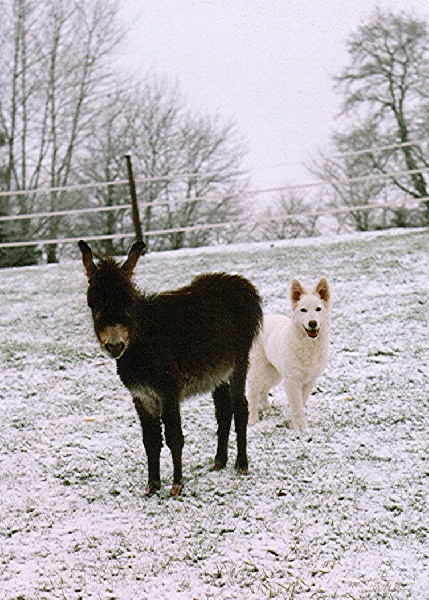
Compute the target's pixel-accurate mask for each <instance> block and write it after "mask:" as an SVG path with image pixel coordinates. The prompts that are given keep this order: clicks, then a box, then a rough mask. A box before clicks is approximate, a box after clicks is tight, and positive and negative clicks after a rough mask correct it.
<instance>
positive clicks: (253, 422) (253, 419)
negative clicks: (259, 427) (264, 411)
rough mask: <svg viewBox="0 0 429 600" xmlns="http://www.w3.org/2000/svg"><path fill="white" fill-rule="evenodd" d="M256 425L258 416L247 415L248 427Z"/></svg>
mask: <svg viewBox="0 0 429 600" xmlns="http://www.w3.org/2000/svg"><path fill="white" fill-rule="evenodd" d="M256 423H259V415H249V422H248V424H249V425H256Z"/></svg>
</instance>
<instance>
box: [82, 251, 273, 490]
mask: <svg viewBox="0 0 429 600" xmlns="http://www.w3.org/2000/svg"><path fill="white" fill-rule="evenodd" d="M145 247H146V246H145V244H144V243H143V242H136V243H135V244H134V245H133V246H132V248H131V250H130V251H129V253H128V258H127V260H126V261H125V262H124V264H123V265H122V266H120V265H119V264H118V263H117V262H115V261H114V260H113V259H112V258H102V259H99V262H98V263H97V264H96V263H95V262H94V258H93V254H92V251H91V248H90V247H89V246H88V244H87V243H86V242H83V241H80V242H79V248H80V251H81V253H82V260H83V264H84V267H85V270H86V274H87V277H88V280H89V287H88V305H89V307H90V308H91V310H92V316H93V320H94V329H95V333H96V335H97V337H98V340H99V342H100V345H101V347H102V348H103V349H104V350H105V351H106V352H107V354H108V355H109V356H111V357H112V358H115V359H116V361H117V371H118V375H119V377H120V378H121V380H122V382H123V383H124V385H125V386H126V387H127V388H128V389H129V391H130V392H131V394H132V396H133V401H134V404H135V407H136V410H137V413H138V415H139V418H140V422H141V426H142V431H143V443H144V447H145V450H146V454H147V460H148V471H149V479H148V485H147V488H146V494H148V495H150V494H152V493H153V492H155V491H156V490H158V489H159V488H160V487H161V477H160V453H161V446H162V432H161V427H162V424H163V425H164V434H165V441H166V443H167V446H168V447H169V449H170V451H171V454H172V458H173V467H174V476H173V488H172V493H173V495H178V494H180V492H181V489H182V486H183V483H182V448H183V444H184V439H183V434H182V426H181V420H180V402H181V400H183V398H185V397H187V396H190V395H193V394H198V393H200V392H206V391H212V392H213V399H214V403H215V413H216V419H217V423H218V430H217V436H218V444H217V452H216V457H215V462H214V467H213V468H214V469H221V468H222V467H225V465H226V462H227V458H228V456H227V452H228V437H229V432H230V427H231V421H232V417H233V416H234V423H235V430H236V435H237V461H236V464H235V467H236V469H237V471H238V472H239V473H246V472H247V451H246V444H247V442H246V439H247V420H248V409H247V400H246V397H245V381H246V374H247V364H248V355H249V350H250V347H251V345H252V342H253V339H254V338H255V336H256V334H257V332H258V329H259V327H260V323H261V319H262V310H261V301H260V298H259V294H258V292H257V290H256V289H255V287H254V286H253V285H252V284H251V283H250V282H249V281H248V280H247V279H244V278H243V277H240V276H239V275H227V274H226V273H208V274H204V275H200V276H199V277H196V278H195V279H194V280H193V281H192V282H191V284H190V285H188V286H186V287H183V288H180V289H177V290H172V291H167V292H162V293H159V294H153V295H145V294H141V293H140V292H139V291H138V290H137V289H136V288H135V286H134V285H133V283H132V281H131V278H132V275H133V270H134V267H135V266H136V264H137V261H138V259H139V256H140V254H141V253H142V252H143V250H144V249H145Z"/></svg>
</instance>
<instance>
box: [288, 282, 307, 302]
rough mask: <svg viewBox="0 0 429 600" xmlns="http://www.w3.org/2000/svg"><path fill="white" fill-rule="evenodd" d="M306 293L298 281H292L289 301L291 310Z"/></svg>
mask: <svg viewBox="0 0 429 600" xmlns="http://www.w3.org/2000/svg"><path fill="white" fill-rule="evenodd" d="M306 293H307V290H306V289H305V287H304V286H303V285H302V283H301V282H300V281H299V279H292V283H291V286H290V300H291V302H292V308H295V306H296V305H297V303H298V301H299V299H300V298H301V296H302V295H303V294H306Z"/></svg>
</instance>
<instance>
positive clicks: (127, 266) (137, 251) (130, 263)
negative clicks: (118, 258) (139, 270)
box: [122, 242, 146, 277]
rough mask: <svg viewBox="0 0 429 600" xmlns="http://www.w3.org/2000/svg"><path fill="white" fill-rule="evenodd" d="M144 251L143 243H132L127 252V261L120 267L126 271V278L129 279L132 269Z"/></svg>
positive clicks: (144, 245)
mask: <svg viewBox="0 0 429 600" xmlns="http://www.w3.org/2000/svg"><path fill="white" fill-rule="evenodd" d="M145 251H146V244H145V243H144V242H134V244H133V245H132V246H131V250H130V251H129V252H128V257H127V260H126V261H125V262H124V264H123V265H122V268H123V269H124V271H126V273H127V275H128V277H131V276H132V274H133V271H134V268H135V266H136V264H137V261H138V259H139V258H140V256H141V255H142V253H143V254H144V253H145Z"/></svg>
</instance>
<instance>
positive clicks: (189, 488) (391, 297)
mask: <svg viewBox="0 0 429 600" xmlns="http://www.w3.org/2000/svg"><path fill="white" fill-rule="evenodd" d="M428 248H429V232H428V231H427V230H420V231H415V232H394V233H393V234H389V235H377V236H363V237H360V236H349V237H347V236H346V237H345V238H342V239H340V240H332V241H331V242H329V243H327V242H326V241H324V242H323V243H321V242H320V241H319V240H313V241H310V242H305V243H301V244H300V243H293V244H274V245H270V244H262V245H254V246H240V247H238V248H237V247H236V248H234V247H232V248H228V249H225V248H218V249H210V250H209V251H205V250H198V251H195V250H194V251H192V252H191V251H184V252H177V253H172V252H169V253H164V254H153V255H148V256H147V257H145V258H143V259H142V260H141V262H140V263H139V265H138V268H137V270H136V280H137V282H138V284H139V286H140V287H142V288H143V287H144V288H145V289H147V291H157V290H162V289H167V288H170V287H175V286H179V285H182V284H184V283H187V282H188V281H189V280H190V279H191V278H192V277H193V276H194V275H196V274H197V273H200V272H203V271H217V270H225V271H230V272H239V273H241V274H243V275H245V276H247V277H249V278H250V279H251V280H252V281H253V282H254V283H255V284H256V285H257V287H258V288H259V290H260V292H261V294H262V296H263V298H264V305H265V307H266V308H267V309H268V310H270V311H284V312H288V311H289V306H288V301H287V299H286V294H287V289H288V283H289V281H290V279H291V278H292V277H294V276H298V277H300V278H302V280H303V281H304V282H309V283H311V282H313V281H314V280H316V278H318V277H319V276H320V275H322V274H325V275H327V276H328V278H329V279H330V282H331V285H332V288H333V293H334V314H333V327H332V341H331V358H330V363H329V365H328V368H327V370H326V372H325V374H324V375H323V376H322V377H321V378H320V379H319V382H318V385H317V389H316V390H315V393H314V394H313V395H312V396H311V398H310V400H309V407H308V414H307V416H308V423H309V428H308V430H307V431H305V432H304V433H302V434H297V433H295V432H292V431H291V430H289V429H288V427H287V407H286V404H285V399H284V396H283V391H282V389H281V388H280V387H279V388H278V389H275V390H274V391H273V396H272V407H271V409H270V410H269V411H268V412H267V413H265V414H264V415H263V418H262V420H261V422H260V423H259V424H258V425H256V426H254V427H251V428H249V458H250V473H249V475H248V476H246V477H238V476H237V475H236V474H235V472H234V468H233V462H234V461H233V457H234V455H235V448H234V445H235V444H234V439H233V437H234V436H232V439H231V461H230V463H231V464H229V465H228V467H227V468H226V469H225V470H224V471H221V472H216V473H212V472H210V471H209V465H210V464H211V461H212V458H213V454H214V450H215V444H216V434H215V430H216V425H215V418H214V410H213V406H212V401H211V399H210V397H209V396H201V397H196V398H192V399H189V400H187V401H186V402H185V403H184V405H183V409H182V418H183V426H184V433H185V439H186V445H185V450H184V460H183V462H184V473H185V478H186V482H185V488H184V491H183V495H182V496H181V497H179V498H171V497H170V496H169V488H170V483H171V477H172V464H171V457H170V455H169V452H168V450H167V449H166V448H164V449H163V453H162V476H163V489H162V490H161V492H160V493H159V494H158V495H156V496H155V497H152V498H150V499H147V498H145V497H144V487H145V482H146V459H145V454H144V450H143V445H142V441H141V433H140V426H139V425H138V423H137V419H136V415H135V411H134V408H133V406H132V402H131V398H130V397H129V394H128V392H127V391H126V389H125V388H123V386H122V385H121V384H120V382H119V380H118V379H117V376H116V373H115V364H114V361H111V360H109V359H108V358H106V357H104V356H103V355H102V354H101V352H100V351H99V348H98V346H97V343H96V341H95V339H94V335H93V332H92V326H91V322H90V316H89V312H88V309H87V307H86V299H85V290H86V280H85V277H84V274H83V270H82V268H81V265H80V263H78V262H75V263H69V264H64V265H59V266H54V267H52V266H51V267H37V268H26V269H19V270H3V271H0V297H1V306H2V310H1V314H0V329H1V339H2V348H1V371H0V469H1V471H0V472H1V480H0V498H1V503H0V552H1V554H0V581H1V582H2V583H1V588H0V597H1V598H5V599H6V600H12V599H14V600H18V599H21V600H23V599H26V600H30V599H31V600H33V599H51V598H54V599H56V598H67V600H69V599H78V598H82V599H83V598H85V599H87V598H96V599H103V600H104V599H111V600H113V599H114V598H117V599H118V600H123V599H130V600H131V599H133V600H134V599H152V598H153V599H155V598H156V599H163V598H165V599H169V600H170V599H173V598H174V599H176V598H178V599H184V600H185V599H186V600H191V599H193V598H195V599H198V600H204V599H209V598H216V599H218V598H221V599H237V598H239V599H241V598H243V599H251V598H255V599H256V598H258V599H260V598H291V599H292V598H299V599H307V598H317V599H323V598H326V599H328V598H329V599H331V598H359V599H364V598H368V599H369V598H371V599H372V598H389V599H390V598H392V599H395V600H398V599H402V598H404V599H405V598H413V600H423V599H425V598H427V597H428V589H429V577H428V572H429V544H428V541H427V537H428V532H429V525H428V523H429V514H428V507H427V496H428V492H429V468H428V458H429V456H428V436H427V427H428V416H429V415H428V413H429V410H428V406H429V401H428V374H429V373H428V371H429V368H428V365H429V344H428V289H429V277H428V256H429V252H428Z"/></svg>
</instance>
